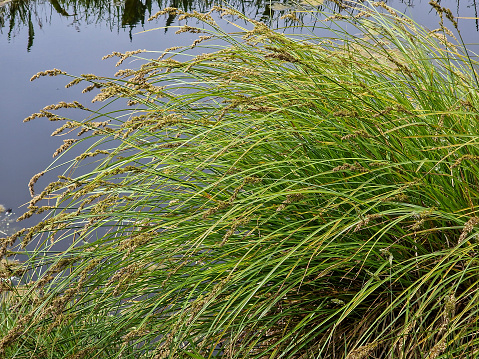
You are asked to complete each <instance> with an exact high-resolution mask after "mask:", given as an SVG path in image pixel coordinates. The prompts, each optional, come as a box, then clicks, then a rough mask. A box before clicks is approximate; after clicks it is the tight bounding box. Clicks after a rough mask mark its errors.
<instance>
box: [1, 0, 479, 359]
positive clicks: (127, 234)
mask: <svg viewBox="0 0 479 359" xmlns="http://www.w3.org/2000/svg"><path fill="white" fill-rule="evenodd" d="M432 5H433V7H434V8H435V10H436V11H437V12H438V14H439V18H440V24H439V28H438V29H436V30H433V31H429V30H426V29H424V28H423V27H421V26H420V25H418V24H417V23H415V22H413V21H412V20H410V19H409V18H407V17H404V16H402V15H400V14H398V13H397V12H396V11H395V10H394V9H392V8H390V7H388V6H386V5H385V4H384V3H382V2H381V3H364V4H362V5H360V4H356V5H354V6H353V7H351V6H350V7H347V6H346V5H344V4H341V6H342V7H343V11H342V12H341V13H340V14H338V13H337V14H327V13H325V12H323V11H319V10H318V11H317V12H314V13H312V16H313V17H315V18H316V20H317V21H316V23H315V24H316V25H315V26H316V27H315V29H312V28H310V27H309V26H308V24H307V23H303V22H302V20H301V19H300V18H299V17H298V16H297V14H296V13H294V12H292V13H289V14H287V15H285V17H286V18H288V19H289V21H292V22H293V23H295V24H296V26H297V27H299V28H301V29H302V31H301V32H298V31H296V32H295V34H294V35H288V34H287V32H288V29H280V30H273V29H271V28H269V27H268V26H266V25H265V24H263V23H261V22H259V21H256V20H252V19H248V18H247V17H245V16H244V15H242V14H241V13H240V12H238V11H236V10H232V9H229V8H220V7H214V8H213V9H212V11H210V12H208V13H197V12H193V13H186V12H184V11H181V10H178V9H175V8H167V9H165V10H163V11H161V12H160V13H158V14H157V15H156V16H162V15H163V14H168V15H170V16H172V15H174V16H179V17H180V19H188V18H190V19H191V18H193V20H195V21H198V22H199V23H200V25H199V26H198V25H195V26H190V25H188V24H186V25H184V26H182V27H180V28H179V29H178V31H179V32H193V33H198V36H199V37H198V40H197V41H195V42H194V44H192V46H191V47H184V48H174V49H168V50H166V51H165V52H164V53H163V54H162V55H161V56H160V57H159V58H154V59H148V58H146V57H142V56H143V55H142V54H141V53H140V52H135V53H131V52H130V53H115V54H112V55H111V56H110V57H112V56H118V57H119V58H120V62H122V61H124V60H126V59H128V58H129V57H132V58H136V59H137V60H138V61H142V63H141V65H136V66H137V67H136V68H133V69H122V70H119V72H118V73H117V76H116V77H115V78H105V77H101V76H96V75H81V76H73V75H69V74H65V73H64V72H62V71H61V70H57V69H55V70H49V71H45V72H43V73H39V74H37V75H35V76H34V78H36V77H40V76H44V75H65V76H70V77H72V81H71V82H70V83H69V84H68V85H67V86H72V85H76V84H79V83H86V84H87V85H88V87H87V88H86V89H85V90H86V91H89V90H93V91H98V92H97V94H96V96H95V98H94V101H105V102H108V101H113V100H114V101H128V104H129V105H130V107H125V109H124V110H123V111H118V110H115V111H113V110H112V111H108V110H107V109H103V110H102V111H97V110H91V109H89V108H87V107H86V106H84V105H81V104H80V103H78V102H74V103H60V104H58V105H55V106H53V105H52V106H47V107H46V108H45V109H43V110H41V111H40V112H39V113H37V114H34V115H32V116H31V117H30V118H29V120H30V119H33V118H35V117H46V118H48V119H50V120H60V121H63V122H62V126H61V127H60V128H59V129H58V130H57V131H55V135H59V134H61V133H66V132H68V133H69V137H71V139H67V140H64V145H63V146H62V147H61V148H60V149H59V150H58V151H57V153H56V154H57V155H59V156H60V159H61V160H63V159H65V158H67V156H68V155H69V153H71V151H70V149H71V148H74V147H75V146H76V145H77V144H78V143H83V142H85V143H90V144H91V147H90V148H89V149H88V150H87V151H85V152H84V153H82V154H81V155H78V156H76V157H74V156H73V157H72V158H70V159H69V160H64V163H65V166H67V170H66V171H65V174H64V175H61V176H59V177H58V179H57V180H55V181H53V182H51V183H50V184H49V185H48V186H47V187H46V188H45V189H44V190H43V191H39V192H35V189H36V188H35V182H36V181H37V180H38V178H40V177H41V176H43V175H46V176H48V174H49V172H48V171H46V172H42V173H40V174H38V175H36V176H34V178H32V180H31V182H30V190H31V192H32V196H33V199H32V201H31V203H30V206H29V211H28V212H27V213H26V214H25V215H24V217H28V216H31V215H33V214H37V213H41V212H44V211H48V213H49V215H48V216H47V217H46V219H45V220H43V221H41V222H40V223H39V224H37V225H35V226H33V227H31V228H27V229H24V230H22V231H19V232H18V233H16V234H14V235H13V236H9V237H7V238H4V239H3V242H2V249H1V254H2V256H4V257H6V256H11V255H12V254H13V253H14V252H15V248H16V247H15V246H17V245H18V246H22V247H23V248H25V247H27V246H28V244H29V243H33V242H35V243H38V246H37V249H35V250H32V251H29V252H28V255H29V258H28V260H27V261H26V262H25V263H24V264H23V267H22V268H21V270H22V271H23V272H22V273H25V274H24V276H23V281H22V282H21V285H22V286H23V287H22V295H21V296H20V299H19V300H18V301H15V303H10V304H9V305H8V308H7V311H6V314H5V315H6V316H7V317H8V321H5V322H4V324H3V326H2V329H1V330H2V334H3V338H2V339H1V340H0V353H1V354H2V355H4V356H7V357H15V358H30V357H35V358H155V359H160V358H346V359H360V358H394V359H396V358H398V359H399V358H428V359H433V358H446V357H448V358H449V357H454V358H469V357H470V358H472V357H476V356H477V355H478V354H477V353H478V350H479V338H478V336H477V333H478V326H479V322H478V321H479V319H478V318H479V292H478V288H479V287H478V284H479V283H478V281H479V262H478V259H477V253H478V250H479V249H478V248H477V247H478V237H477V236H478V233H479V230H478V225H479V213H478V210H479V209H478V210H476V206H478V205H479V201H478V198H479V197H478V196H479V181H478V179H477V173H479V147H478V143H476V141H478V142H479V129H478V124H477V121H478V117H479V116H478V113H479V112H478V109H479V96H478V95H479V92H478V80H477V73H476V70H475V68H476V66H477V63H476V62H475V60H474V56H473V54H472V53H471V52H470V51H468V50H467V49H466V48H465V47H464V46H463V45H462V44H461V41H460V39H459V41H457V39H456V37H457V36H458V33H457V31H456V30H457V23H456V21H455V19H454V17H453V16H452V14H451V13H450V11H449V10H447V9H444V8H442V7H441V6H439V5H438V4H436V3H432ZM225 20H226V21H228V22H229V23H233V24H236V26H237V31H236V32H234V33H231V32H227V31H225V30H223V29H222V23H223V22H224V21H225ZM448 21H449V22H448ZM243 23H244V25H240V24H243ZM195 24H196V22H195ZM318 24H322V25H318ZM318 26H319V27H323V28H324V29H323V30H322V32H321V34H320V33H318V32H317V30H318ZM448 27H449V28H451V29H452V30H450V29H449V28H448ZM325 30H328V31H329V33H328V35H327V36H326V35H324V34H325V33H324V31H325ZM193 47H195V49H194V50H193V49H192V48H193ZM198 49H201V50H202V51H200V52H199V54H198ZM193 51H196V52H193ZM138 61H136V62H134V64H138ZM70 107H72V108H75V110H74V111H78V110H82V111H86V113H87V115H88V117H87V118H86V119H85V120H84V121H74V120H71V119H68V118H65V117H62V116H60V115H57V114H56V112H55V111H56V110H59V109H62V108H70ZM75 133H76V134H78V135H81V136H80V137H78V136H76V135H75ZM88 141H90V142H88ZM77 142H78V143H77ZM72 146H73V147H72ZM68 147H70V148H68ZM84 164H85V165H87V166H86V167H83V165H84ZM83 168H86V169H87V170H84V171H82V169H83ZM47 200H48V203H46V201H47ZM47 204H48V206H47ZM59 242H61V243H68V244H69V246H68V249H67V250H65V251H63V252H62V253H61V254H52V253H50V252H49V249H50V248H51V247H52V246H53V245H55V244H57V243H59Z"/></svg>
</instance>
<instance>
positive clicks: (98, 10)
mask: <svg viewBox="0 0 479 359" xmlns="http://www.w3.org/2000/svg"><path fill="white" fill-rule="evenodd" d="M323 1H324V0H302V1H299V2H292V1H288V0H279V1H269V0H250V1H248V0H243V1H241V0H236V1H228V3H229V5H231V6H233V7H235V8H237V9H238V10H240V11H243V12H246V13H248V12H249V15H250V16H252V17H255V18H259V19H261V20H263V21H266V22H268V21H270V20H271V19H272V17H273V16H274V15H275V13H276V14H278V13H279V14H281V13H284V12H286V11H289V10H291V9H294V8H295V6H298V5H300V6H305V5H306V4H313V5H316V6H321V5H322V4H323ZM222 3H223V2H222V1H220V0H217V1H215V0H210V1H208V0H49V1H45V0H4V1H2V0H0V33H2V34H3V33H5V32H6V33H7V34H8V39H9V40H10V39H11V38H12V37H13V36H16V35H18V34H19V33H20V31H25V30H24V29H28V44H27V50H30V49H31V47H32V46H33V43H34V39H35V29H36V28H37V29H40V30H41V29H42V28H43V26H44V24H48V23H49V22H50V21H51V17H52V14H54V13H57V14H59V15H60V16H62V17H64V18H66V19H69V21H70V23H69V26H73V27H74V28H75V29H76V30H77V31H80V24H101V25H102V26H107V27H108V28H109V29H110V30H111V31H113V30H115V29H116V30H119V29H120V28H129V29H130V38H131V30H132V29H133V28H135V27H136V26H139V25H140V26H141V25H144V23H145V21H147V19H148V17H149V16H151V15H153V14H152V12H153V9H158V8H165V7H169V6H171V7H176V8H180V9H182V10H184V11H191V10H197V11H207V10H209V8H210V7H211V6H213V5H220V4H222ZM401 3H403V4H407V5H408V6H413V4H412V3H411V0H402V1H401ZM457 4H458V8H459V1H458V2H457ZM329 6H332V7H333V8H334V7H337V5H336V4H335V3H334V2H330V3H329ZM467 9H468V13H469V14H465V15H472V12H474V14H476V17H477V4H476V0H472V3H471V4H469V5H468V6H467ZM251 11H254V13H251ZM174 19H175V17H174V16H170V17H169V18H168V19H167V20H166V26H168V25H171V24H172V23H173V21H174ZM476 25H478V24H477V19H476ZM478 28H479V27H478Z"/></svg>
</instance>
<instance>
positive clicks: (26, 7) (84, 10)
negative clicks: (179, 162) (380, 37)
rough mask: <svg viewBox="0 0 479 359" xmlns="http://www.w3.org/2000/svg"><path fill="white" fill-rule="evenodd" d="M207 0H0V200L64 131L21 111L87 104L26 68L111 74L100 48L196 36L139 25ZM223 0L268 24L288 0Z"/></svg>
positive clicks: (39, 166) (419, 8)
mask: <svg viewBox="0 0 479 359" xmlns="http://www.w3.org/2000/svg"><path fill="white" fill-rule="evenodd" d="M478 1H479V0H478ZM215 3H221V1H217V2H214V1H191V0H183V1H178V0H177V1H175V0H171V1H163V0H50V1H45V0H31V1H25V0H13V1H4V0H0V73H1V77H0V204H3V205H4V206H5V207H7V208H12V209H13V211H14V212H16V213H17V214H18V215H19V214H22V213H23V212H24V210H25V207H23V208H19V207H20V206H22V204H24V203H26V202H28V201H29V200H30V194H29V192H28V188H27V184H28V182H29V180H30V178H31V177H32V176H33V175H34V174H36V173H38V172H41V171H42V170H44V169H45V168H46V167H47V166H48V165H49V164H50V163H51V162H52V154H53V152H54V151H55V150H56V149H57V148H58V147H59V146H60V145H61V144H62V140H63V139H64V138H69V137H63V138H62V137H50V134H51V133H52V132H53V131H54V130H55V129H56V128H57V127H59V125H58V123H50V122H48V121H46V120H45V119H41V118H40V119H36V120H33V121H31V122H29V123H23V122H22V121H23V119H24V118H26V117H28V116H29V115H30V114H32V113H34V112H37V111H38V110H40V109H41V108H43V107H44V106H46V105H49V104H53V103H58V102H59V101H67V102H68V101H73V100H78V101H80V102H82V103H84V104H88V103H89V101H90V100H91V98H92V95H83V94H81V90H82V89H83V87H81V86H80V87H73V88H71V89H65V87H64V86H65V84H66V83H67V82H68V81H69V80H68V79H67V78H65V77H61V76H60V77H54V78H51V77H46V78H40V79H38V80H36V81H34V82H30V81H29V79H30V77H31V76H32V75H33V74H35V73H36V72H38V71H43V70H47V69H52V68H59V69H62V70H64V71H67V72H68V73H71V74H75V75H79V74H83V73H95V74H97V75H104V76H112V75H113V74H114V73H115V72H116V70H117V69H116V68H115V67H114V64H115V61H116V60H114V59H110V60H105V61H101V58H102V57H103V56H104V55H106V54H109V53H111V52H113V51H120V52H125V51H130V50H136V49H148V50H157V51H161V50H163V49H165V48H167V47H170V46H177V45H187V44H190V43H191V42H192V41H193V39H195V38H196V35H192V34H182V35H175V34H174V31H172V30H168V31H165V29H164V28H162V29H159V30H156V31H148V32H143V31H144V30H150V29H154V28H158V27H164V26H167V25H178V23H177V22H176V19H175V18H172V17H160V18H158V19H156V20H154V21H153V22H148V21H147V19H148V17H149V16H151V15H153V14H155V13H156V12H157V11H158V10H160V9H161V8H164V7H167V6H173V7H179V8H181V9H183V10H198V11H207V10H208V9H209V8H210V7H211V6H212V5H214V4H215ZM230 4H231V5H232V6H234V7H235V8H237V9H239V10H242V11H244V12H246V13H247V14H249V15H250V16H251V17H254V18H256V19H258V20H262V21H264V22H266V23H271V24H272V25H278V23H277V22H276V21H277V19H278V18H279V16H281V15H283V14H284V13H285V12H284V11H286V10H287V9H288V8H291V7H292V6H293V2H288V1H285V0H282V1H268V0H256V1H239V0H234V1H231V2H230ZM389 5H391V6H393V7H395V8H396V9H397V10H399V11H401V12H405V13H407V14H408V15H409V16H411V17H412V18H413V19H414V20H416V21H418V22H419V23H421V24H424V25H425V26H426V27H428V28H430V29H435V28H437V22H438V19H437V17H436V16H435V13H434V12H433V11H432V10H431V7H430V5H428V1H411V2H409V3H401V2H399V1H390V2H389ZM441 5H442V6H445V7H449V8H451V10H452V11H453V14H454V15H455V16H460V17H469V18H474V17H475V18H477V17H478V12H477V9H478V6H476V2H475V0H467V1H464V0H460V1H458V0H454V1H453V0H448V1H442V3H441ZM477 21H478V20H477V19H465V18H460V19H459V27H460V29H461V32H462V34H463V37H464V41H465V42H466V43H478V42H479V32H478V22H477ZM154 55H156V56H153V57H157V56H158V54H154ZM130 66H131V67H134V66H135V65H134V64H132V65H130ZM81 119H82V118H78V120H81ZM61 161H62V159H60V161H59V162H61ZM45 177H47V178H42V179H41V180H40V181H38V183H37V191H40V190H41V189H42V188H43V186H44V185H45V184H47V183H48V182H47V181H49V180H53V178H52V177H51V176H50V177H49V176H48V174H47V175H46V176H45ZM48 177H49V178H48ZM0 216H2V215H1V214H0ZM31 221H38V218H36V219H33V220H31ZM23 225H24V226H25V225H31V222H30V223H28V222H27V223H23ZM0 229H1V228H0Z"/></svg>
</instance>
